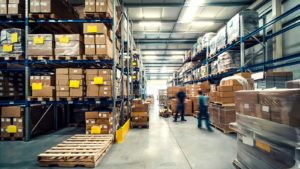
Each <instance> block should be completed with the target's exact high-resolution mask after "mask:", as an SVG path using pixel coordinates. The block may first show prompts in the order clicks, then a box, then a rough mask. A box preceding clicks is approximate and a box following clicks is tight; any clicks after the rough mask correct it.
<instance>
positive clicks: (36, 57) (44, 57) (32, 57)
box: [28, 56, 53, 60]
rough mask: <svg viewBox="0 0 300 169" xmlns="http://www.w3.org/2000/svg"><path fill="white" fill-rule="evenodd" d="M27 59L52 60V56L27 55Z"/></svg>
mask: <svg viewBox="0 0 300 169" xmlns="http://www.w3.org/2000/svg"><path fill="white" fill-rule="evenodd" d="M28 59H29V60H53V56H28Z"/></svg>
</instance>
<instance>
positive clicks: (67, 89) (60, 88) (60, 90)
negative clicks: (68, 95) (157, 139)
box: [56, 86, 70, 92]
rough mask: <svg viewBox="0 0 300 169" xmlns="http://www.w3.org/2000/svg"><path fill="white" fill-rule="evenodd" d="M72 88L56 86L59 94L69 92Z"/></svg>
mask: <svg viewBox="0 0 300 169" xmlns="http://www.w3.org/2000/svg"><path fill="white" fill-rule="evenodd" d="M69 90H70V88H69V86H56V91H59V92H69Z"/></svg>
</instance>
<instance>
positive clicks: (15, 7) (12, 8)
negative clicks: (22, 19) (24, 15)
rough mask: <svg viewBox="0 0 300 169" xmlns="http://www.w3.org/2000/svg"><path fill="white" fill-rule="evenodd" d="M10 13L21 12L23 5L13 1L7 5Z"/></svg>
mask: <svg viewBox="0 0 300 169" xmlns="http://www.w3.org/2000/svg"><path fill="white" fill-rule="evenodd" d="M7 8H8V11H7V13H8V14H21V6H20V5H19V4H17V3H11V4H8V5H7Z"/></svg>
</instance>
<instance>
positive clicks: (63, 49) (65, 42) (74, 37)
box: [55, 34, 82, 60]
mask: <svg viewBox="0 0 300 169" xmlns="http://www.w3.org/2000/svg"><path fill="white" fill-rule="evenodd" d="M81 43H82V39H81V36H80V35H79V34H61V35H55V58H56V59H57V60H58V56H80V55H81V54H82V45H81Z"/></svg>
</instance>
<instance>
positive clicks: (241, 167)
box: [232, 159, 248, 169]
mask: <svg viewBox="0 0 300 169" xmlns="http://www.w3.org/2000/svg"><path fill="white" fill-rule="evenodd" d="M232 165H233V166H234V168H236V169H248V167H246V166H244V165H243V164H242V163H240V162H239V161H238V160H237V159H235V160H234V161H233V162H232Z"/></svg>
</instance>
